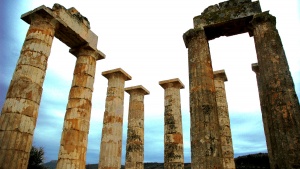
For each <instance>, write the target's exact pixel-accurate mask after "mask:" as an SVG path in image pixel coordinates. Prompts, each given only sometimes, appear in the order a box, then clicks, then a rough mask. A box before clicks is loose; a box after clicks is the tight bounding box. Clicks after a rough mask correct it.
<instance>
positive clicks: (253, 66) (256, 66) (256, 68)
mask: <svg viewBox="0 0 300 169" xmlns="http://www.w3.org/2000/svg"><path fill="white" fill-rule="evenodd" d="M251 67H252V71H253V72H255V73H258V72H259V66H258V63H252V64H251Z"/></svg>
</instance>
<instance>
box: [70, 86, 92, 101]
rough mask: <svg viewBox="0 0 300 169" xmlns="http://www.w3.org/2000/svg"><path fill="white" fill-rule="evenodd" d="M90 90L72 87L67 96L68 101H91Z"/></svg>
mask: <svg viewBox="0 0 300 169" xmlns="http://www.w3.org/2000/svg"><path fill="white" fill-rule="evenodd" d="M92 92H93V91H92V90H91V89H88V88H83V87H72V88H71V90H70V94H69V99H74V98H75V99H76V98H77V99H87V100H92Z"/></svg>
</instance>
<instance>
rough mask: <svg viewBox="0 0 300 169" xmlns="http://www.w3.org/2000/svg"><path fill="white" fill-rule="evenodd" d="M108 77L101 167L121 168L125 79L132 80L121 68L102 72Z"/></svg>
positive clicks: (104, 168)
mask: <svg viewBox="0 0 300 169" xmlns="http://www.w3.org/2000/svg"><path fill="white" fill-rule="evenodd" d="M102 75H103V76H104V77H106V78H107V79H108V87H107V96H106V103H105V112H104V119H103V128H102V138H101V148H100V158H99V165H98V168H99V169H108V168H109V169H119V168H120V167H121V155H122V128H123V113H124V107H123V106H124V86H125V81H127V80H131V76H130V75H128V74H127V73H126V72H125V71H124V70H122V69H121V68H118V69H113V70H109V71H105V72H102Z"/></svg>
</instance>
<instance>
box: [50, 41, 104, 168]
mask: <svg viewBox="0 0 300 169" xmlns="http://www.w3.org/2000/svg"><path fill="white" fill-rule="evenodd" d="M70 52H71V53H73V54H75V56H76V57H77V61H76V65H75V69H74V78H73V82H72V88H71V90H70V94H69V101H68V105H67V110H66V114H65V120H64V126H63V132H62V137H61V141H60V150H59V154H58V161H57V165H56V168H57V169H67V168H72V169H85V165H86V163H85V161H86V149H87V140H88V133H89V124H90V117H91V107H92V93H93V85H94V78H95V70H96V61H97V60H100V59H104V56H102V55H101V54H100V53H99V52H98V51H95V50H93V49H92V48H89V47H88V46H83V47H80V48H76V49H71V50H70Z"/></svg>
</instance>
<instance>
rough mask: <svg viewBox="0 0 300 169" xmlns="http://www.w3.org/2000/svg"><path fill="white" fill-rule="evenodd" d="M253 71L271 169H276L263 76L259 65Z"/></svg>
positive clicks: (254, 64)
mask: <svg viewBox="0 0 300 169" xmlns="http://www.w3.org/2000/svg"><path fill="white" fill-rule="evenodd" d="M251 66H252V70H253V72H255V74H256V81H257V87H258V94H259V99H260V108H261V115H262V120H263V124H264V132H265V137H266V142H267V149H268V157H269V161H270V168H271V169H275V166H274V164H275V163H274V162H273V159H274V158H273V152H272V148H271V140H270V132H269V125H268V119H267V114H268V109H267V107H266V103H265V101H264V100H263V99H264V98H265V97H264V96H263V90H262V87H263V86H262V83H261V80H260V78H261V76H260V73H259V66H258V64H257V63H253V64H252V65H251Z"/></svg>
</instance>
